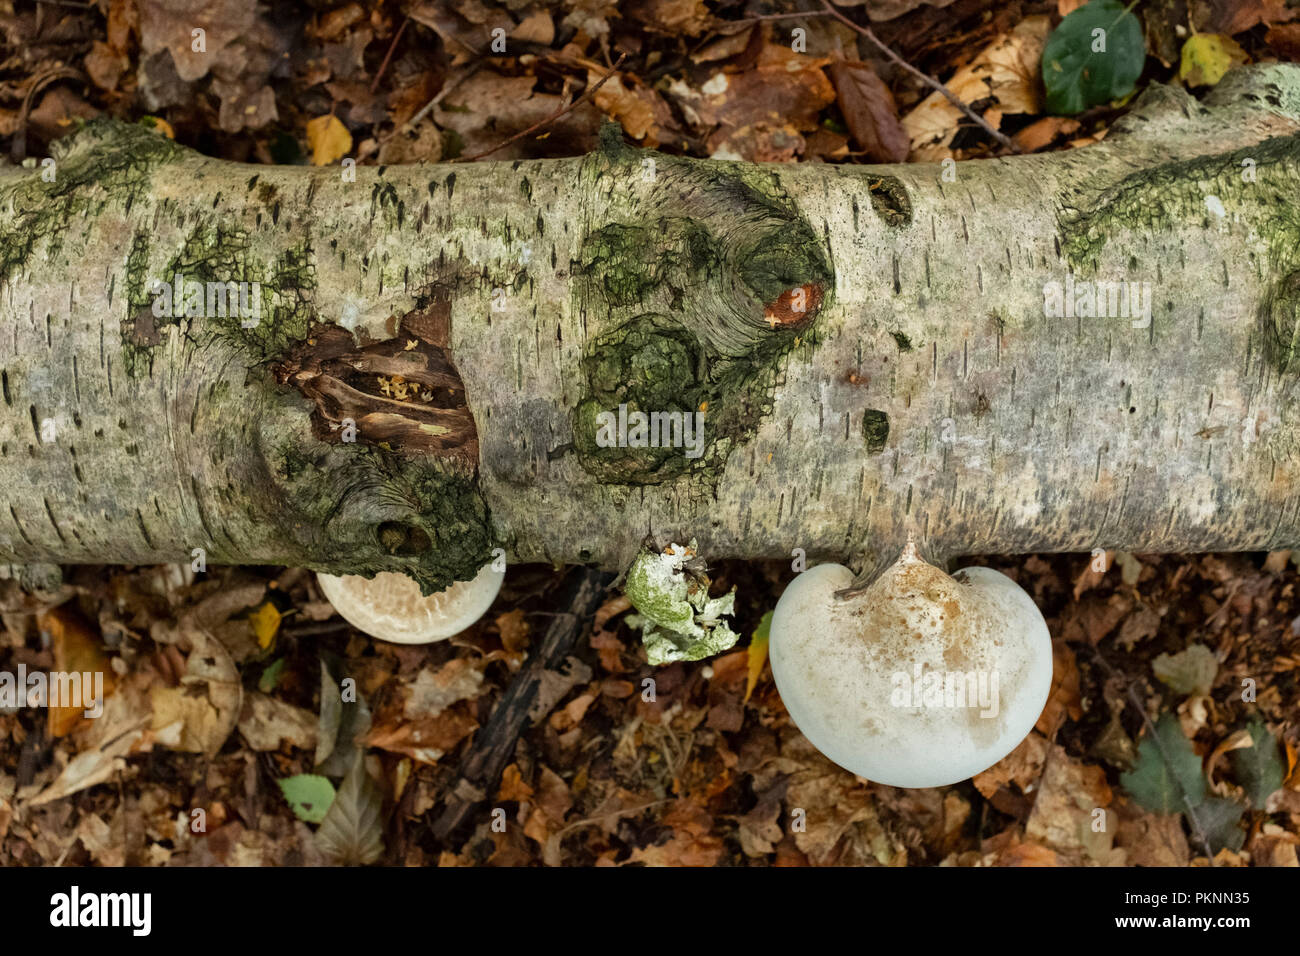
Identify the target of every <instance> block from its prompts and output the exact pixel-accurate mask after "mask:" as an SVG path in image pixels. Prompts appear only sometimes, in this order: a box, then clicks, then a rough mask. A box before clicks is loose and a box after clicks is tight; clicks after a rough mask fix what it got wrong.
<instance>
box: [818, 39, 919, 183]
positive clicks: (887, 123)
mask: <svg viewBox="0 0 1300 956" xmlns="http://www.w3.org/2000/svg"><path fill="white" fill-rule="evenodd" d="M828 69H829V72H830V75H831V83H832V84H834V86H835V94H836V97H837V99H838V101H839V106H840V112H841V113H843V114H844V122H845V123H846V124H847V125H848V127H849V132H850V133H851V134H852V135H853V141H854V142H855V143H856V144H857V147H858V149H860V150H862V151H863V152H865V153H866V154H867V156H868V157H869V158H870V159H872V160H875V161H876V162H880V163H901V162H903V161H904V160H906V159H907V153H908V149H909V141H908V136H907V133H906V132H905V131H904V130H903V124H902V123H901V122H899V119H898V107H897V106H896V105H895V104H894V95H893V94H892V93H890V92H889V87H887V86H885V84H884V83H883V82H882V81H881V79H880V77H879V76H877V75H876V71H875V70H873V69H872V68H871V66H870V65H868V64H866V63H845V62H837V63H832V64H831V65H830V66H829V68H828Z"/></svg>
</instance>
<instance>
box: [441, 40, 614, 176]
mask: <svg viewBox="0 0 1300 956" xmlns="http://www.w3.org/2000/svg"><path fill="white" fill-rule="evenodd" d="M626 59H627V54H626V53H624V54H621V55H620V56H619V58H618V61H617V62H616V63H615V64H614V65H613V66H612V67H610V68H609V72H608V73H606V74H605V75H604V76H602V77H601V78H600V79H599V80H597V81H596V82H595V83H593V84H592V85H591V86H589V87H587V89H586V90H585V91H584V92H583V94H582V95H581V96H579V97H578V98H577V99H576V100H574V101H573V102H572V103H570V104H569V105H568V106H564V107H561V108H560V109H558V110H556V111H555V112H554V113H552V114H551V115H550V116H548V117H546V118H545V119H543V120H539V121H538V122H536V123H534V124H533V125H532V126H530V127H528V129H526V130H521V131H520V132H518V133H515V135H514V136H511V137H510V138H509V139H506V140H504V141H502V142H500V143H497V145H495V146H493V147H492V148H491V149H485V150H483V152H481V153H475V154H474V155H473V156H461V157H458V158H456V159H453V160H451V162H453V163H469V162H473V161H474V160H476V159H482V158H483V157H484V156H491V155H492V154H493V153H495V152H497V151H499V150H502V149H505V148H506V147H507V146H509V145H510V144H511V143H517V142H518V141H519V140H521V139H523V138H524V137H525V136H530V135H532V134H533V133H535V132H537V131H538V130H539V129H541V128H542V127H543V126H549V125H550V124H551V123H554V122H555V121H556V120H557V119H559V118H560V117H561V116H563V115H564V114H566V113H571V112H573V110H575V109H577V108H578V107H579V106H581V105H582V104H583V103H585V102H586V101H587V100H589V99H591V97H592V95H593V94H595V92H596V91H597V90H598V89H600V88H601V87H602V86H604V85H605V81H606V80H608V79H609V78H610V77H611V76H613V75H614V74H615V73H617V72H618V68H619V67H620V66H622V65H623V61H624V60H626Z"/></svg>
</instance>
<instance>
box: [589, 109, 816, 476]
mask: <svg viewBox="0 0 1300 956" xmlns="http://www.w3.org/2000/svg"><path fill="white" fill-rule="evenodd" d="M582 188H584V189H587V190H589V191H590V194H591V195H592V196H593V197H595V203H598V204H599V207H600V208H601V210H602V219H603V224H600V225H596V226H595V227H594V228H592V229H591V230H590V231H589V232H588V234H587V235H586V237H585V238H584V240H583V243H582V245H581V248H580V252H579V257H578V260H577V261H576V262H575V263H574V264H573V271H574V275H575V279H576V281H575V284H574V285H575V297H576V301H575V305H576V308H577V310H578V311H579V312H580V313H581V314H584V315H586V316H589V317H593V318H596V319H597V320H598V321H599V322H600V325H601V326H603V327H604V328H605V329H607V331H605V332H603V333H601V334H598V335H597V336H595V337H594V338H593V340H592V341H591V343H590V344H589V345H588V346H587V348H586V349H585V351H584V355H583V358H582V372H583V378H584V381H585V385H584V390H583V394H582V397H581V399H580V400H579V402H578V404H577V406H576V407H575V409H574V412H573V418H572V421H573V430H574V445H575V449H576V451H577V454H578V458H579V461H580V462H581V464H582V467H583V468H584V469H585V470H586V471H587V472H588V473H590V474H592V475H594V476H596V477H597V478H598V479H599V480H600V481H601V482H604V483H609V484H624V485H648V484H658V483H661V482H665V481H671V480H673V479H676V478H678V477H681V476H684V475H689V476H690V477H692V478H697V479H699V478H702V479H704V481H705V482H706V483H713V482H716V480H717V479H718V477H720V475H721V473H722V469H723V467H724V466H725V465H726V461H727V458H728V456H729V455H730V454H731V452H732V451H734V450H735V449H736V448H737V447H738V446H739V445H741V444H743V443H744V442H746V441H748V440H749V439H750V438H751V437H752V436H753V435H754V434H755V432H756V431H757V429H758V426H759V424H760V422H761V421H762V419H763V418H764V417H765V416H766V415H768V414H769V413H770V411H771V407H772V394H773V390H774V388H775V386H776V382H777V377H778V374H779V369H780V365H781V360H782V358H783V357H784V356H785V355H787V354H788V353H789V352H790V351H791V349H793V348H794V347H795V346H796V345H797V344H802V345H806V346H808V347H810V348H811V347H813V346H815V344H816V329H815V319H816V315H817V313H818V312H819V311H820V309H821V308H823V307H824V306H825V304H826V301H827V300H828V299H829V298H830V296H831V294H832V291H833V286H834V273H833V270H832V267H831V265H830V263H829V261H828V257H827V252H826V246H825V243H824V242H822V241H821V240H820V239H819V238H818V237H817V235H816V234H815V233H814V231H813V229H812V227H811V226H810V225H809V223H808V222H807V220H806V219H805V218H804V217H803V216H802V215H801V213H800V212H799V210H798V208H797V207H796V206H795V204H794V203H793V201H792V200H791V199H790V198H789V196H787V195H786V193H785V191H784V189H783V188H782V186H781V181H780V178H779V176H778V175H777V174H776V173H775V172H772V171H769V170H766V169H764V168H762V167H761V166H757V165H752V164H746V163H723V162H718V163H700V162H698V161H694V162H684V161H682V160H680V159H677V158H675V157H671V156H664V155H661V154H658V153H654V152H651V151H648V150H639V149H633V148H630V147H627V146H625V145H623V143H622V141H621V138H619V136H618V134H617V128H616V127H615V128H614V130H613V131H611V128H610V127H608V126H607V127H606V128H605V130H604V131H602V148H601V150H600V151H599V152H597V153H593V154H592V155H591V156H590V157H588V161H587V163H586V165H585V166H584V171H583V184H582ZM795 293H797V294H798V301H799V302H800V303H801V305H800V306H797V307H795V310H794V311H792V310H791V306H790V303H791V301H794V300H792V298H791V296H792V294H795ZM620 406H626V414H628V415H632V414H633V413H635V412H642V413H644V414H645V415H647V416H649V415H651V414H653V413H656V412H657V413H660V414H661V415H665V416H667V415H677V414H680V415H694V414H695V413H702V415H703V439H702V447H699V448H697V449H694V450H695V451H698V452H699V454H698V456H691V455H687V454H685V451H686V450H687V449H685V448H683V447H681V446H680V445H679V446H677V447H654V446H653V444H650V442H653V441H654V439H655V438H656V437H658V436H657V435H651V436H649V439H648V443H647V447H621V446H618V445H614V446H610V445H609V444H608V442H607V441H606V442H604V443H602V442H601V441H599V440H598V439H599V438H601V437H606V438H607V437H608V433H606V435H605V436H602V435H601V429H600V418H601V416H602V413H609V414H610V415H611V416H615V415H618V413H619V408H620ZM608 420H609V419H606V421H608Z"/></svg>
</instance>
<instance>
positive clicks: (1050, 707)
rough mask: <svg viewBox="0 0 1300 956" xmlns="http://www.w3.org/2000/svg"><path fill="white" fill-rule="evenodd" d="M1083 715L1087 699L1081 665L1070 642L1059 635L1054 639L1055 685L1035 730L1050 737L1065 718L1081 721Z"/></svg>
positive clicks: (1053, 666) (1053, 667)
mask: <svg viewBox="0 0 1300 956" xmlns="http://www.w3.org/2000/svg"><path fill="white" fill-rule="evenodd" d="M1082 716H1083V698H1082V696H1081V695H1080V691H1079V666H1078V664H1077V663H1076V662H1075V658H1074V651H1072V650H1070V647H1069V645H1068V644H1066V642H1065V641H1064V640H1063V639H1061V638H1057V639H1056V640H1054V641H1052V688H1051V690H1050V691H1048V694H1047V704H1046V705H1045V706H1044V707H1043V712H1042V713H1041V714H1039V715H1038V720H1037V722H1036V723H1035V724H1034V729H1035V730H1037V731H1038V732H1039V733H1040V734H1043V735H1044V736H1046V737H1048V738H1049V739H1050V738H1053V737H1055V736H1056V731H1057V730H1059V729H1060V727H1061V724H1063V723H1065V718H1066V717H1069V718H1070V719H1071V720H1078V719H1079V718H1080V717H1082Z"/></svg>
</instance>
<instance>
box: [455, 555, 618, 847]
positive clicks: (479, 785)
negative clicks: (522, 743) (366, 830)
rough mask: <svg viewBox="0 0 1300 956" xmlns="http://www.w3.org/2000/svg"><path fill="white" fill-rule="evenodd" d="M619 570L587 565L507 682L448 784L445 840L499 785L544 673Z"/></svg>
mask: <svg viewBox="0 0 1300 956" xmlns="http://www.w3.org/2000/svg"><path fill="white" fill-rule="evenodd" d="M613 580H614V575H613V574H609V573H606V572H601V571H594V570H591V569H583V570H582V571H580V572H579V573H578V574H577V575H575V576H574V578H573V581H572V584H571V585H570V586H569V589H568V591H567V593H566V595H565V600H564V602H563V606H567V607H568V611H567V612H566V613H563V614H559V615H557V616H556V617H555V619H554V620H553V621H552V622H551V626H550V627H549V628H547V630H546V636H545V637H544V638H543V639H542V643H541V646H540V647H539V648H538V649H537V652H536V653H535V654H533V655H532V657H530V658H529V660H528V663H527V664H526V665H525V666H524V669H523V670H522V671H521V672H520V673H519V675H518V676H517V677H515V679H514V680H513V681H512V682H511V684H510V686H509V687H508V688H506V692H505V693H504V694H503V695H502V697H501V701H500V702H499V703H498V704H497V706H496V709H495V710H494V711H493V712H492V716H491V717H490V718H489V719H488V722H487V725H486V726H485V727H484V728H483V729H482V730H481V731H479V733H478V734H477V735H476V736H475V738H474V742H473V743H472V744H471V745H470V749H469V753H467V754H466V755H465V759H464V760H463V761H462V762H461V766H460V775H459V777H458V778H457V780H456V782H455V783H454V784H453V785H452V786H451V787H449V788H448V791H447V799H446V802H445V804H444V806H443V810H442V813H441V814H440V815H439V816H438V819H437V820H435V821H434V823H433V833H434V835H435V836H436V837H438V839H440V840H446V839H447V838H448V837H449V836H450V835H451V834H453V833H455V832H456V830H458V829H459V828H460V826H461V825H462V824H463V823H465V821H466V820H468V819H469V816H470V814H471V813H473V811H474V809H475V808H476V807H477V806H478V805H479V804H481V803H482V802H483V801H484V800H486V799H487V798H488V796H489V795H490V794H491V793H492V792H493V791H494V790H495V788H496V786H497V782H498V781H499V780H500V779H501V773H502V771H503V770H505V768H506V765H507V764H508V763H509V762H510V759H511V757H512V756H513V755H514V752H515V742H516V741H517V740H518V739H519V736H520V734H522V733H523V732H524V729H525V727H526V726H527V724H528V722H529V720H528V712H529V711H530V710H532V707H533V701H534V700H535V699H536V698H537V688H538V686H539V685H540V684H541V682H542V675H543V674H544V673H545V672H546V671H548V670H555V669H557V668H558V667H559V666H560V665H561V664H562V663H563V662H564V660H565V658H567V657H568V656H569V654H571V653H572V652H573V649H574V648H575V647H576V646H577V643H578V638H579V637H580V636H581V635H582V633H583V632H584V631H585V629H586V627H587V626H588V622H589V621H590V620H591V618H592V616H593V615H594V614H595V613H596V610H597V609H598V608H599V607H600V604H601V601H602V600H604V597H605V590H606V588H607V587H608V586H609V584H610V582H611V581H613Z"/></svg>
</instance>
